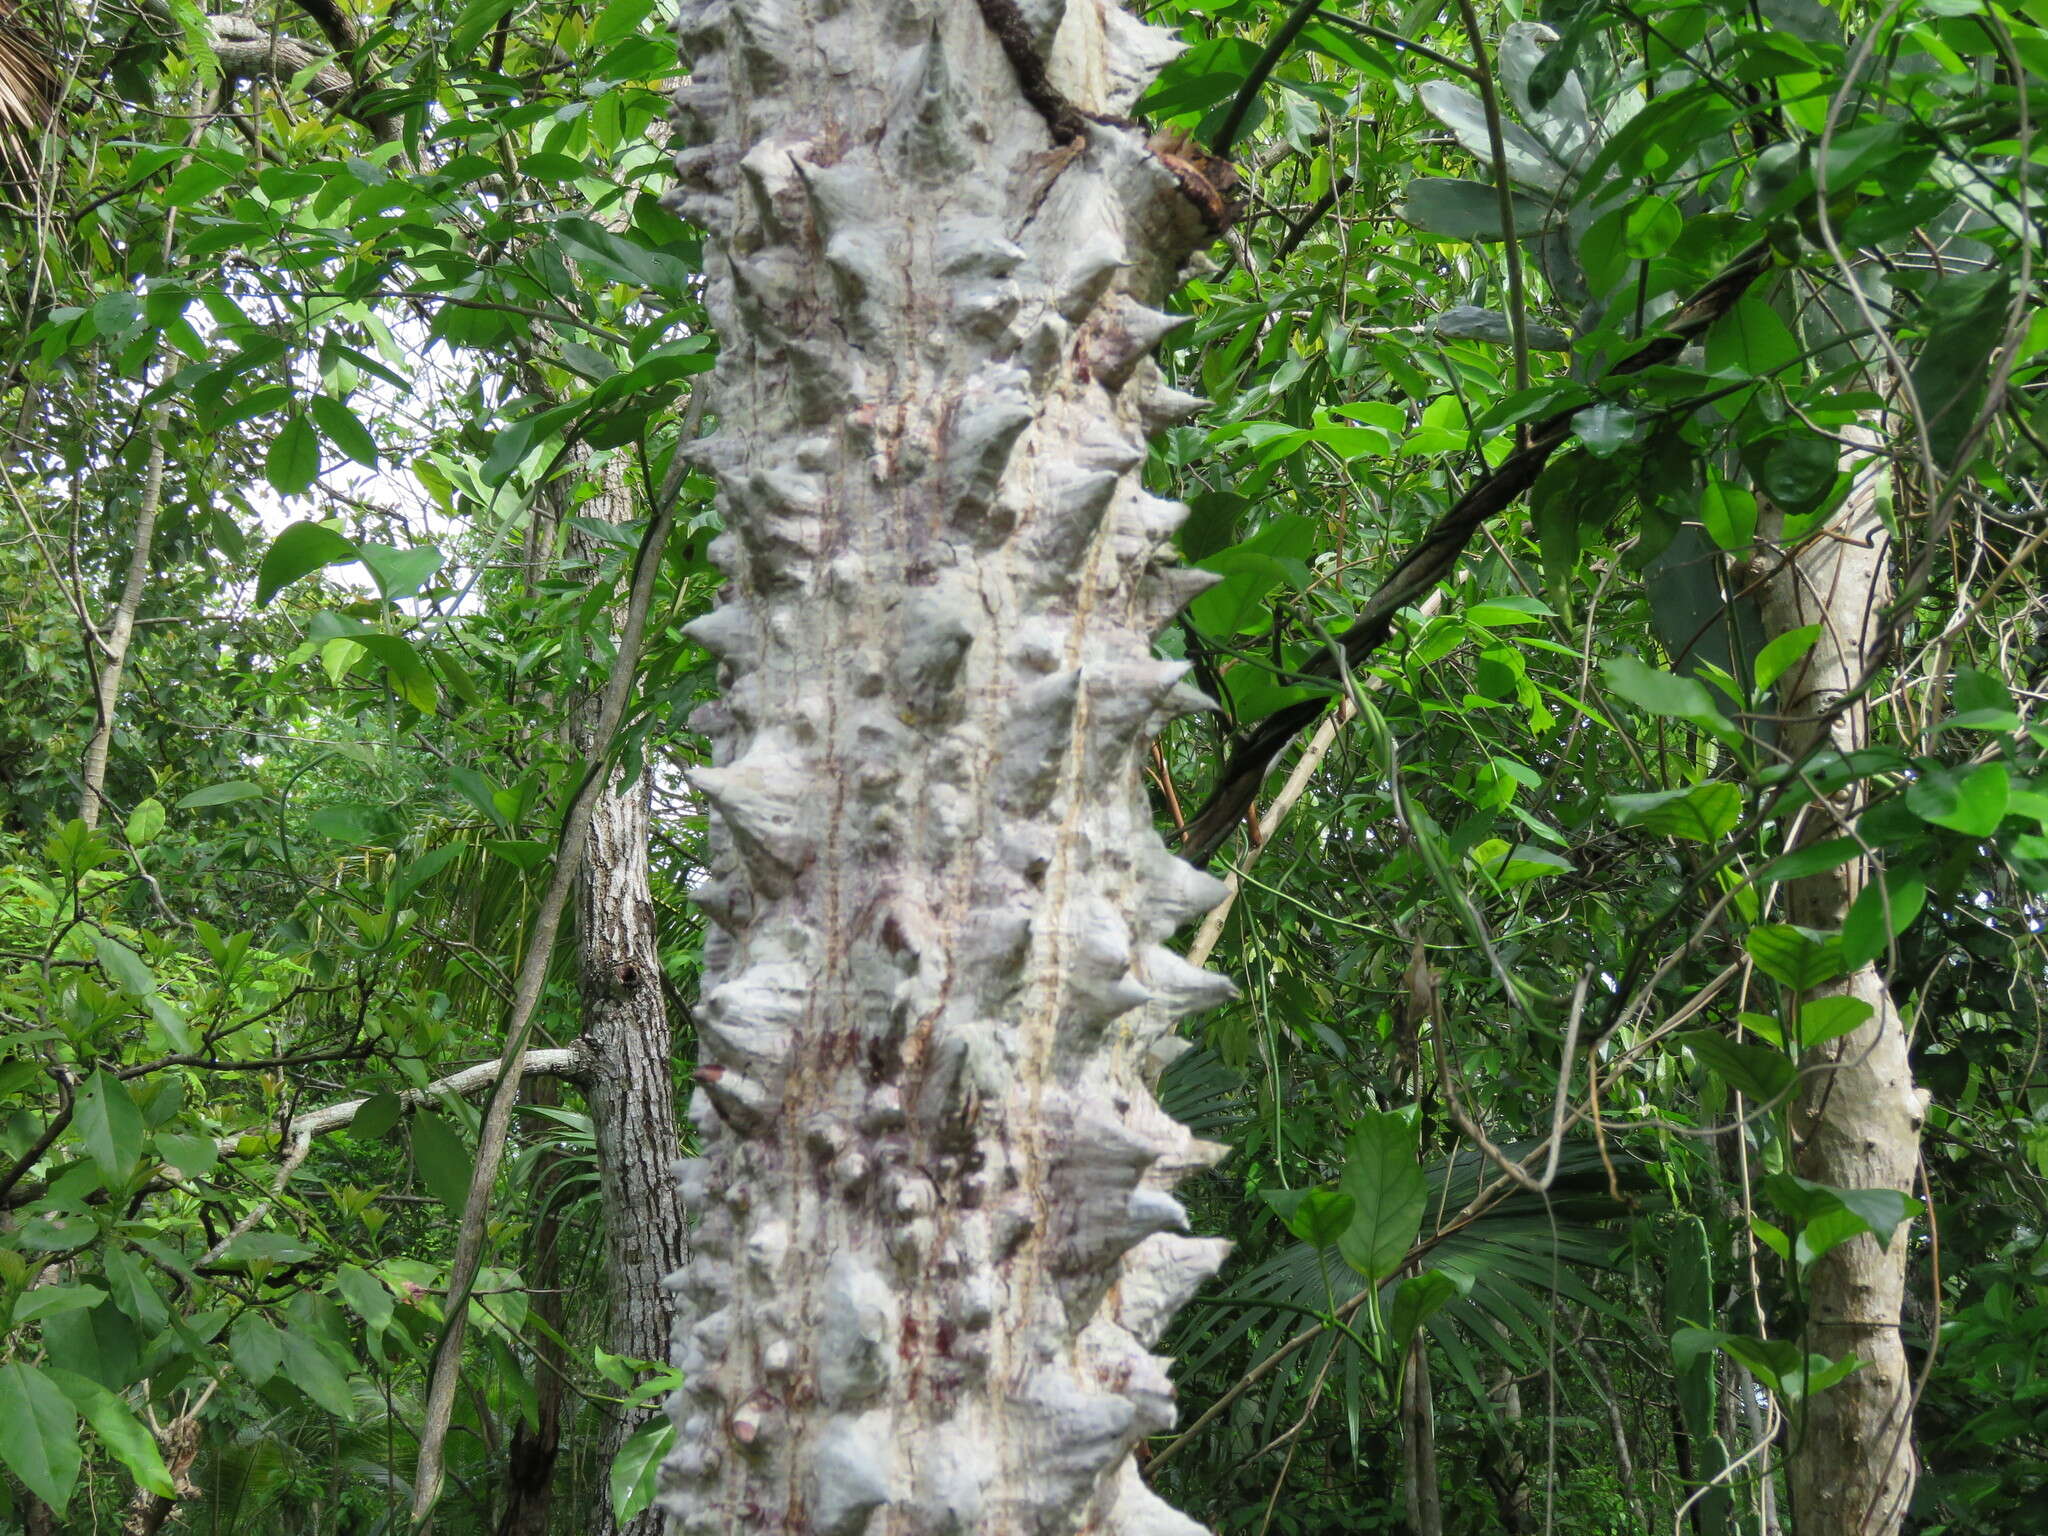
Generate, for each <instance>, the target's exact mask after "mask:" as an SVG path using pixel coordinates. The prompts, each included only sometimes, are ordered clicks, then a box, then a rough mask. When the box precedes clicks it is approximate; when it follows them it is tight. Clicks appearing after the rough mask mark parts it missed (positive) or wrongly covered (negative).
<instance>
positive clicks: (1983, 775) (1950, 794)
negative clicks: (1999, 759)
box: [1906, 763, 2012, 837]
mask: <svg viewBox="0 0 2048 1536" xmlns="http://www.w3.org/2000/svg"><path fill="white" fill-rule="evenodd" d="M2011 787H2012V783H2011V779H2010V778H2009V776H2008V775H2007V773H2006V770H2005V764H2003V763H1981V764H1979V765H1978V766H1977V767H1975V768H1973V769H1971V770H1970V771H1969V772H1967V773H1965V772H1963V771H1962V770H1960V769H1956V768H1946V767H1937V768H1930V769H1928V770H1926V771H1925V772H1924V773H1922V774H1921V776H1920V777H1919V778H1918V779H1916V780H1914V782H1913V783H1912V785H1910V786H1909V787H1908V788H1907V790H1906V805H1907V807H1908V808H1909V809H1911V810H1912V812H1913V813H1914V814H1915V815H1916V816H1918V817H1919V818H1920V819H1921V820H1922V821H1927V822H1932V823H1933V824H1934V825H1935V826H1937V827H1947V828H1948V829H1949V830H1950V831H1951V832H1960V833H1962V834H1963V835H1964V836H1966V837H1989V836H1990V835H1991V834H1992V833H1993V832H1996V831H1997V830H1998V824H1999V823H2000V822H2001V821H2003V820H2005V803H2006V796H2007V794H2008V792H2009V791H2010V789H2011Z"/></svg>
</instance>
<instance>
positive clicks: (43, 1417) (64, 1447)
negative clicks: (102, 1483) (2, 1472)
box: [0, 1360, 84, 1517]
mask: <svg viewBox="0 0 2048 1536" xmlns="http://www.w3.org/2000/svg"><path fill="white" fill-rule="evenodd" d="M83 1459H84V1458H83V1457H82V1456H81V1455H80V1453H79V1448H78V1415H77V1413H76V1412H75V1411H74V1410H73V1409H72V1406H71V1403H70V1401H69V1400H68V1399H67V1398H66V1397H65V1396H64V1393H63V1392H62V1390H60V1389H59V1388H58V1386H57V1385H56V1383H54V1382H53V1381H52V1380H51V1379H50V1378H49V1377H48V1376H47V1375H45V1374H44V1373H43V1372H42V1371H40V1370H38V1369H37V1368H36V1367H35V1366H33V1365H29V1364H26V1363H24V1362H23V1361H20V1360H10V1361H8V1362H7V1364H5V1365H0V1461H4V1462H5V1463H6V1464H7V1469H8V1470H9V1471H10V1472H12V1473H13V1474H14V1475H15V1476H16V1477H18V1478H20V1479H21V1481H22V1484H23V1486H25V1487H26V1488H27V1489H28V1491H29V1492H30V1493H32V1494H34V1495H35V1496H36V1497H37V1498H39V1499H41V1500H42V1501H43V1502H44V1503H45V1504H47V1505H49V1506H50V1508H52V1509H53V1510H55V1511H57V1513H58V1515H59V1516H60V1517H61V1516H62V1515H63V1512H64V1506H65V1505H67V1504H69V1503H70V1502H71V1490H72V1488H73V1487H74V1486H76V1485H77V1482H78V1467H79V1463H80V1462H81V1461H82V1460H83Z"/></svg>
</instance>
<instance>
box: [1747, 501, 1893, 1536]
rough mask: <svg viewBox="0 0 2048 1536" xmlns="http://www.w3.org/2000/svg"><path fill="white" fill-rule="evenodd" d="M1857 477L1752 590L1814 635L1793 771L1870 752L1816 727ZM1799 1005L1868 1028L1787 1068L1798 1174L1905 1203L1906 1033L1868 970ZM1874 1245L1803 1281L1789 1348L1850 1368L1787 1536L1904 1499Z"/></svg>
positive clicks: (1790, 712)
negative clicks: (1848, 1008)
mask: <svg viewBox="0 0 2048 1536" xmlns="http://www.w3.org/2000/svg"><path fill="white" fill-rule="evenodd" d="M1861 473H1862V483H1861V484H1859V485H1858V487H1857V489H1856V490H1855V491H1854V492H1853V493H1852V494H1851V496H1850V497H1849V499H1848V501H1847V502H1846V503H1845V504H1844V505H1843V507H1842V509H1841V510H1840V511H1839V512H1838V513H1837V514H1836V515H1835V517H1834V518H1833V519H1832V520H1831V521H1830V523H1829V524H1828V526H1826V527H1824V528H1821V529H1818V530H1816V531H1815V532H1813V533H1812V534H1810V535H1809V536H1808V537H1807V538H1806V539H1805V540H1804V541H1803V542H1802V543H1801V544H1800V545H1799V546H1798V547H1797V548H1795V549H1790V550H1786V551H1785V552H1784V559H1783V563H1782V565H1781V566H1780V567H1779V569H1778V570H1777V571H1775V572H1774V573H1772V575H1771V576H1770V578H1769V579H1768V580H1767V581H1766V582H1765V584H1764V589H1763V609H1764V627H1765V631H1766V634H1767V635H1769V636H1771V637H1773V638H1775V637H1776V636H1778V635H1782V634H1785V633H1787V632H1789V631H1791V630H1794V629H1798V628H1801V627H1802V626H1805V625H1809V624H1817V625H1819V626H1820V635H1819V638H1818V640H1816V642H1815V643H1814V646H1813V649H1812V650H1811V651H1810V652H1808V653H1807V656H1806V658H1805V660H1804V661H1803V662H1802V663H1800V664H1799V665H1798V666H1795V667H1794V668H1793V669H1792V670H1791V671H1790V672H1789V673H1787V674H1786V675H1785V677H1784V678H1783V679H1782V680H1781V682H1780V684H1779V695H1778V696H1779V711H1780V715H1781V717H1782V720H1783V729H1782V732H1781V736H1780V744H1781V746H1782V748H1783V749H1784V750H1785V752H1786V753H1787V754H1788V755H1790V756H1793V757H1795V758H1796V757H1797V756H1799V755H1800V754H1802V753H1803V752H1805V751H1806V750H1807V748H1809V747H1810V746H1812V745H1813V744H1814V743H1815V742H1816V741H1817V740H1818V739H1819V737H1820V735H1821V733H1822V731H1823V730H1825V731H1826V732H1827V735H1828V737H1829V739H1830V741H1831V743H1832V745H1833V746H1834V747H1835V748H1837V749H1838V750H1840V751H1842V752H1845V753H1846V752H1852V751H1855V750H1856V749H1857V748H1859V747H1862V746H1864V745H1865V744H1866V742H1867V741H1868V739H1869V711H1868V708H1867V706H1866V705H1865V704H1864V703H1863V702H1862V701H1860V700H1859V701H1857V702H1855V703H1853V704H1851V705H1849V706H1848V707H1846V708H1844V709H1842V710H1841V712H1840V714H1839V715H1837V716H1836V717H1835V719H1834V720H1833V721H1832V722H1831V723H1830V724H1827V725H1825V726H1824V725H1823V724H1822V723H1821V722H1820V719H1819V717H1820V716H1822V715H1823V714H1825V713H1826V712H1827V711H1829V710H1830V709H1832V708H1834V707H1835V706H1836V705H1837V704H1838V702H1839V701H1840V700H1841V699H1842V697H1843V696H1844V695H1845V694H1846V693H1847V692H1848V691H1849V690H1850V689H1851V688H1853V687H1854V686H1855V685H1856V684H1857V682H1858V681H1859V680H1860V679H1861V678H1862V676H1863V673H1864V671H1865V670H1866V668H1867V666H1868V665H1869V662H1870V659H1871V656H1872V654H1873V645H1874V642H1875V640H1876V637H1877V634H1878V630H1879V627H1880V625H1881V623H1882V618H1883V609H1884V605H1885V603H1886V601H1887V600H1888V598H1889V596H1890V593H1891V582H1890V576H1889V574H1888V571H1887V564H1886V563H1887V558H1888V556H1889V554H1890V548H1891V540H1890V538H1889V536H1888V535H1887V534H1886V532H1885V528H1884V524H1883V522H1882V520H1881V519H1880V518H1879V516H1878V511H1877V505H1876V497H1875V495H1874V484H1875V476H1876V467H1875V465H1874V464H1872V463H1870V462H1865V463H1864V464H1863V465H1862V466H1861ZM1781 526H1782V519H1781V518H1779V517H1778V516H1776V515H1775V514H1773V515H1772V516H1771V517H1770V518H1769V520H1768V521H1767V522H1766V524H1765V533H1766V536H1767V537H1770V538H1776V537H1777V536H1778V530H1779V528H1780V527H1781ZM1858 805H1859V801H1858V798H1857V796H1856V794H1855V791H1854V790H1853V789H1851V790H1845V791H1843V792H1841V793H1840V794H1837V795H1834V796H1831V797H1822V798H1820V799H1818V800H1816V801H1815V802H1814V804H1813V805H1812V806H1810V807H1809V808H1808V809H1807V810H1806V811H1804V812H1803V813H1802V814H1801V818H1800V824H1799V825H1798V827H1796V828H1795V830H1794V834H1793V836H1792V838H1791V839H1789V842H1790V843H1791V844H1792V845H1793V846H1798V845H1802V844H1806V843H1810V842H1815V841H1819V840H1821V839H1824V838H1830V837H1836V836H1840V835H1841V834H1842V832H1843V830H1844V824H1845V823H1846V821H1847V820H1848V818H1849V817H1851V816H1852V815H1854V813H1855V812H1856V810H1857V809H1858ZM1875 878H1878V871H1877V870H1876V868H1875V867H1874V866H1873V865H1872V864H1871V863H1870V862H1869V861H1868V860H1864V859H1856V860H1851V861H1850V862H1849V863H1847V864H1844V865H1842V866H1840V867H1839V868H1837V869H1833V870H1829V871H1827V872H1825V873H1823V874H1818V875H1811V876H1807V877H1806V878H1804V879H1799V880H1794V881H1790V882H1788V888H1787V890H1786V892H1785V898H1786V916H1787V917H1788V918H1789V919H1790V920H1791V921H1792V922H1794V923H1798V924H1801V925H1803V926H1806V927H1809V928H1817V929H1821V930H1834V929H1837V928H1839V927H1840V926H1841V924H1842V921H1843V919H1844V918H1845V917H1846V916H1847V915H1848V912H1849V907H1850V905H1851V903H1852V902H1853V901H1854V900H1855V898H1856V896H1857V893H1858V892H1859V891H1860V890H1861V889H1862V888H1863V887H1864V886H1865V885H1866V884H1867V883H1869V882H1870V881H1871V880H1873V879H1875ZM1812 996H1844V997H1853V998H1857V999H1859V1000H1861V1001H1862V1002H1864V1003H1867V1004H1869V1006H1870V1009H1871V1014H1870V1018H1869V1020H1868V1022H1866V1023H1865V1024H1863V1025H1862V1026H1861V1027H1860V1028H1858V1029H1856V1030H1854V1031H1853V1032H1851V1033H1850V1034H1847V1035H1844V1036H1842V1037H1841V1038H1839V1039H1836V1040H1832V1041H1829V1042H1828V1043H1827V1044H1825V1045H1823V1046H1821V1047H1819V1048H1818V1049H1817V1050H1816V1051H1814V1052H1810V1053H1807V1055H1806V1056H1805V1057H1803V1058H1802V1060H1801V1062H1800V1066H1801V1069H1802V1072H1801V1077H1800V1082H1799V1087H1798V1089H1797V1094H1796V1099H1795V1102H1794V1104H1793V1109H1792V1133H1793V1137H1794V1140H1795V1143H1796V1146H1797V1152H1796V1166H1797V1169H1798V1172H1799V1174H1800V1175H1801V1176H1802V1177H1804V1178H1807V1179H1811V1180H1813V1181H1815V1182H1817V1183H1821V1184H1829V1185H1833V1186H1835V1187H1836V1188H1840V1189H1897V1190H1907V1191H1910V1190H1911V1189H1912V1187H1913V1174H1914V1169H1915V1167H1916V1166H1917V1164H1918V1161H1919V1151H1920V1121H1921V1118H1922V1114H1923V1111H1924V1101H1923V1100H1922V1098H1921V1097H1920V1095H1918V1094H1917V1093H1916V1092H1915V1090H1914V1087H1913V1079H1912V1072H1911V1069H1910V1067H1909V1066H1908V1064H1907V1059H1906V1047H1907V1038H1906V1028H1905V1023H1904V1021H1903V1020H1902V1019H1901V1018H1900V1016H1899V1012H1898V1010H1897V1009H1896V1008H1895V1007H1893V1006H1892V999H1891V993H1890V989H1889V988H1887V987H1886V985H1885V981H1884V977H1883V976H1882V975H1881V974H1880V973H1879V971H1878V969H1877V967H1876V966H1875V965H1864V966H1862V967H1860V968H1858V969H1857V970H1856V971H1854V972H1853V973H1851V974H1849V975H1847V976H1844V977H1842V978H1840V979H1838V980H1836V981H1833V982H1830V983H1828V984H1827V985H1825V986H1823V987H1820V988H1818V989H1816V991H1815V992H1814V993H1812V994H1809V997H1812ZM1889 1238H1890V1240H1889V1242H1887V1243H1883V1244H1880V1243H1879V1242H1878V1241H1877V1239H1876V1238H1874V1237H1872V1236H1870V1235H1868V1234H1865V1235H1863V1236H1860V1237H1857V1238H1854V1239H1852V1240H1850V1241H1849V1242H1846V1243H1844V1244H1842V1245H1841V1246H1840V1247H1838V1248H1836V1249H1834V1250H1833V1251H1832V1252H1831V1253H1829V1254H1827V1255H1825V1256H1824V1257H1823V1258H1822V1259H1821V1260H1820V1261H1819V1262H1818V1263H1816V1264H1815V1265H1814V1267H1813V1270H1812V1272H1811V1274H1810V1276H1809V1277H1808V1281H1807V1322H1806V1336H1805V1338H1804V1339H1803V1340H1802V1341H1801V1342H1802V1345H1803V1347H1804V1348H1806V1349H1808V1350H1811V1351H1813V1352H1815V1353H1818V1354H1823V1355H1826V1356H1827V1357H1828V1358H1830V1359H1840V1358H1842V1357H1844V1356H1850V1355H1853V1356H1855V1357H1856V1359H1858V1360H1859V1361H1860V1362H1862V1363H1861V1365H1860V1366H1859V1367H1858V1368H1857V1369H1856V1370H1855V1371H1853V1372H1851V1373H1850V1375H1849V1376H1848V1378H1847V1379H1846V1380H1844V1381H1842V1382H1841V1383H1839V1384H1838V1385H1836V1386H1833V1387H1830V1388H1828V1389H1827V1390H1826V1391H1825V1392H1821V1393H1818V1394H1816V1395H1815V1396H1813V1397H1812V1398H1810V1399H1808V1400H1807V1402H1806V1405H1805V1408H1804V1411H1803V1412H1802V1413H1800V1414H1799V1415H1798V1416H1797V1417H1796V1418H1795V1420H1794V1422H1793V1426H1792V1433H1791V1439H1790V1445H1791V1450H1790V1457H1789V1461H1790V1466H1789V1473H1790V1485H1791V1497H1792V1509H1793V1516H1794V1523H1795V1527H1796V1529H1797V1530H1798V1531H1799V1533H1800V1536H1890V1533H1892V1532H1896V1531H1897V1530H1898V1529H1899V1527H1900V1523H1901V1521H1902V1520H1903V1518H1904V1516H1905V1512H1906V1506H1907V1503H1908V1501H1909V1499H1910V1497H1911V1495H1912V1489H1913V1480H1914V1457H1913V1442H1912V1381H1911V1378H1910V1376H1909V1374H1908V1372H1907V1368H1906V1352H1905V1349H1904V1347H1903V1345H1902V1344H1901V1342H1900V1339H1899V1312H1900V1307H1901V1304H1902V1302H1903V1300H1904V1297H1905V1280H1906V1247H1907V1242H1906V1231H1905V1229H1904V1228H1901V1229H1900V1230H1899V1231H1897V1232H1895V1233H1892V1234H1889Z"/></svg>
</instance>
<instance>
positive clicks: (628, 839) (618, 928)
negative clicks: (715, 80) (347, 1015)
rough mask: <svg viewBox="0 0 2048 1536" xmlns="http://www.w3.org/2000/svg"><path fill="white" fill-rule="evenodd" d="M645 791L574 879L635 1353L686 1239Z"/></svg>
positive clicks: (667, 1303) (613, 513) (618, 1269)
mask: <svg viewBox="0 0 2048 1536" xmlns="http://www.w3.org/2000/svg"><path fill="white" fill-rule="evenodd" d="M598 474H599V476H600V483H601V484H602V485H603V487H604V492H603V495H602V496H601V497H600V498H599V499H598V501H597V502H595V503H593V504H591V505H590V506H589V507H588V510H589V512H590V513H591V514H592V515H593V516H596V517H599V518H602V519H604V520H606V521H610V522H621V523H622V522H626V521H629V520H630V518H631V511H632V509H631V507H630V506H627V505H623V504H621V503H623V501H624V498H625V496H626V491H625V488H624V486H623V485H622V484H621V483H620V478H619V475H618V471H617V469H616V467H615V466H612V465H607V466H605V467H604V468H603V469H601V470H599V471H598ZM569 545H570V552H571V554H572V555H582V556H585V557H588V556H589V555H591V554H592V553H593V546H592V542H591V541H590V540H589V539H588V538H587V537H586V536H584V535H582V534H580V533H577V532H574V531H572V532H571V534H570V538H569ZM579 740H580V733H579ZM583 744H584V745H585V746H586V748H587V746H588V743H587V742H585V743H583ZM649 791H650V786H649V784H648V781H647V778H646V775H645V774H644V773H643V774H641V775H639V776H638V777H636V778H635V779H633V780H632V781H630V782H629V781H627V780H626V779H624V778H623V776H621V775H619V774H618V773H616V772H615V773H614V774H613V777H612V779H611V781H610V783H608V784H607V786H606V787H605V789H604V790H603V792H602V793H600V794H599V795H598V797H597V800H596V803H595V805H594V806H593V809H592V814H591V818H590V837H589V842H588V843H587V844H586V845H585V847H584V853H583V871H582V874H581V875H580V876H579V878H578V881H577V887H576V946H577V965H578V975H579V984H580V989H581V995H582V1004H583V1038H582V1042H581V1043H582V1046H583V1054H584V1059H585V1060H586V1061H587V1062H588V1063H589V1075H588V1076H587V1078H586V1079H585V1082H584V1096H585V1101H586V1102H587V1103H588V1104H589V1106H590V1124H591V1134H592V1136H593V1138H594V1139H595V1141H596V1143H597V1177H598V1193H599V1199H600V1201H601V1202H602V1205H603V1208H604V1224H605V1273H606V1276H607V1278H608V1280H609V1282H610V1293H611V1321H610V1325H609V1328H608V1330H607V1332H606V1342H605V1347H606V1348H607V1349H608V1350H610V1351H611V1352H612V1353H613V1354H615V1355H627V1356H630V1357H632V1358H633V1359H636V1360H660V1359H663V1358H665V1357H666V1355H667V1353H668V1345H669V1336H670V1333H671V1332H672V1330H673V1328H674V1309H673V1304H672V1301H671V1298H670V1293H669V1291H668V1289H667V1287H666V1286H665V1284H664V1283H663V1282H664V1281H665V1280H666V1279H667V1278H668V1276H669V1275H671V1274H673V1273H674V1272H675V1271H676V1270H677V1269H678V1268H679V1267H680V1266H681V1264H682V1262H683V1256H684V1253H685V1251H686V1241H687V1240H686V1233H685V1223H684V1216H683V1211H682V1208H681V1207H680V1206H679V1205H678V1204H677V1202H676V1198H675V1174H674V1168H675V1161H676V1158H677V1156H678V1155H679V1154H680V1153H681V1151H682V1141H681V1136H680V1133H679V1130H678V1126H677V1118H676V1086H675V1074H674V1069H673V1067H672V1066H671V1064H670V1056H669V1047H670V1031H669V1020H668V1009H667V1007H666V1006H665V1005H664V1003H663V1001H662V989H661V954H660V951H659V948H658V947H657V944H656V938H655V925H654V896H653V892H652V889H651V887H650V885H649V882H648V870H647V828H648V815H649V800H648V796H649ZM639 1423H640V1416H638V1415H628V1414H614V1415H612V1416H611V1417H610V1419H609V1420H608V1421H607V1424H606V1429H605V1434H604V1437H603V1441H602V1450H601V1452H600V1455H599V1458H598V1465H599V1466H600V1467H603V1468H606V1469H609V1468H610V1466H611V1463H612V1458H613V1457H614V1456H615V1455H616V1454H617V1452H618V1449H619V1447H620V1446H621V1445H622V1444H624V1442H625V1440H626V1437H627V1436H628V1435H630V1434H631V1433H632V1432H633V1431H634V1430H635V1429H637V1428H638V1427H639ZM593 1529H594V1530H595V1531H596V1532H598V1533H600V1536H603V1533H609V1532H612V1531H614V1530H617V1531H620V1532H622V1533H628V1536H660V1532H661V1511H660V1510H659V1509H658V1508H650V1509H648V1510H646V1511H643V1512H642V1513H641V1514H640V1515H639V1516H637V1517H636V1518H635V1519H633V1520H632V1521H630V1522H629V1523H628V1524H626V1525H625V1526H616V1525H615V1524H614V1522H613V1519H612V1515H611V1509H610V1506H609V1504H606V1505H605V1507H604V1508H603V1509H602V1510H601V1511H600V1512H599V1514H598V1515H597V1517H596V1519H595V1520H594V1522H593Z"/></svg>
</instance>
